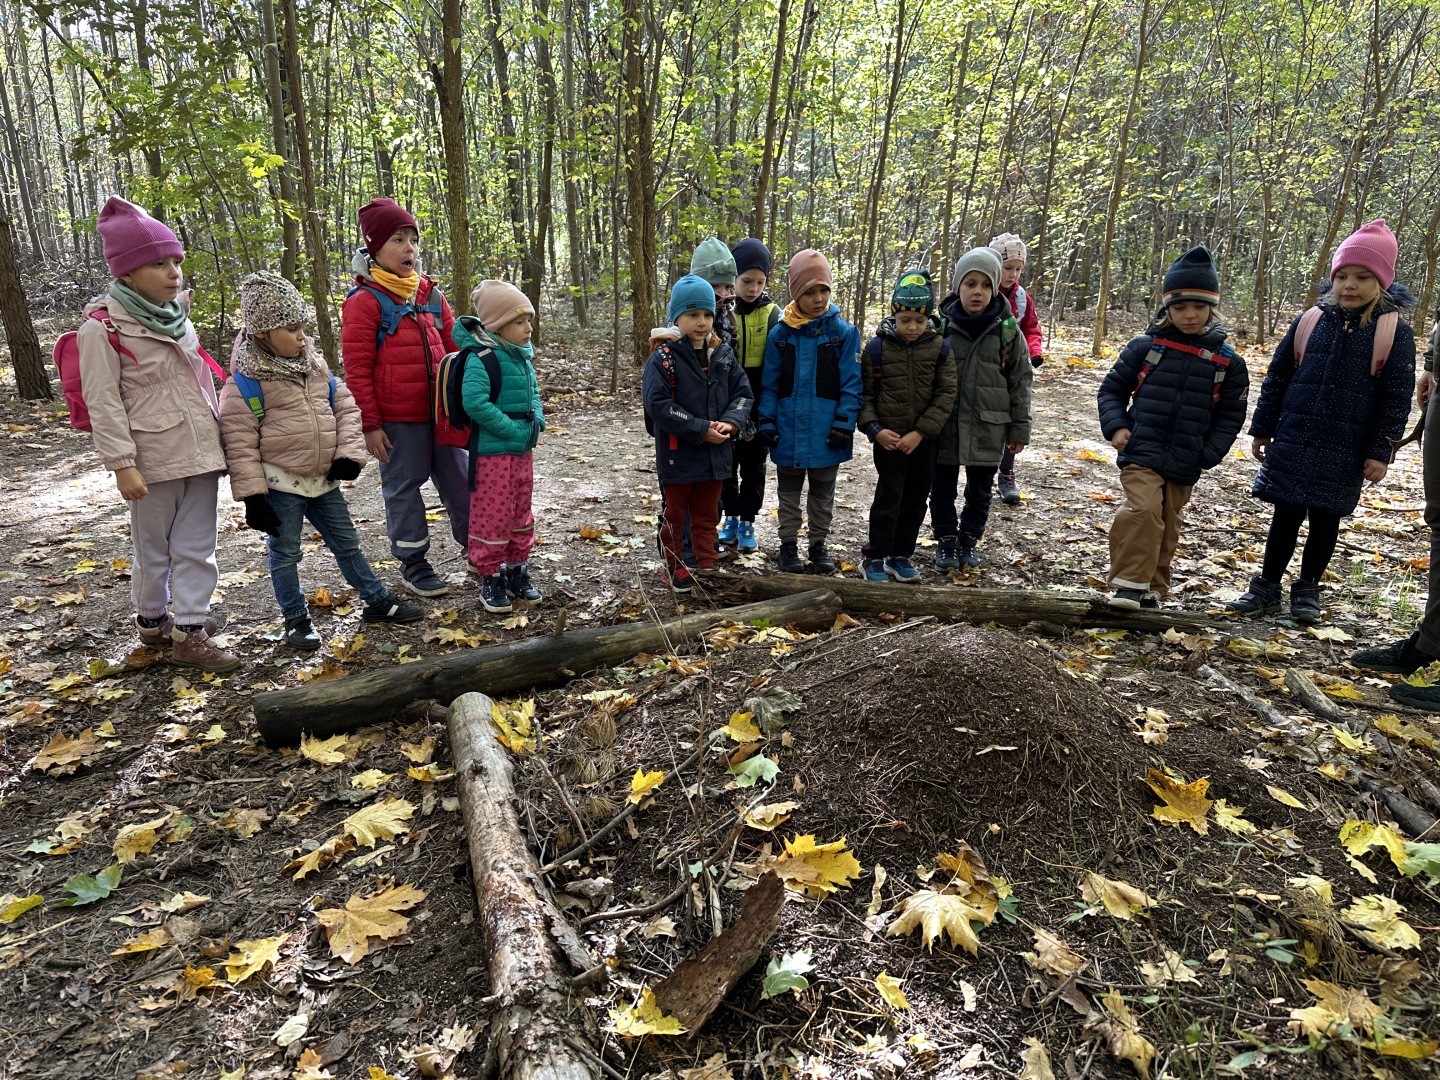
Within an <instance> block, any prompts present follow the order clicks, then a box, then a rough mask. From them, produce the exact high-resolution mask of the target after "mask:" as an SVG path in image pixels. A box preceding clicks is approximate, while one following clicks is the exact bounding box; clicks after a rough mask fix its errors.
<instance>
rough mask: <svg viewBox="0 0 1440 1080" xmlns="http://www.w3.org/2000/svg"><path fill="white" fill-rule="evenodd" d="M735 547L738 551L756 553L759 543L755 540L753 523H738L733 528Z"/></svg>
mask: <svg viewBox="0 0 1440 1080" xmlns="http://www.w3.org/2000/svg"><path fill="white" fill-rule="evenodd" d="M735 536H736V541H735V547H736V548H737V549H738V550H740V551H758V550H759V548H760V544H759V542H758V541H757V540H756V539H755V523H754V522H753V521H740V522H737V523H736V528H735Z"/></svg>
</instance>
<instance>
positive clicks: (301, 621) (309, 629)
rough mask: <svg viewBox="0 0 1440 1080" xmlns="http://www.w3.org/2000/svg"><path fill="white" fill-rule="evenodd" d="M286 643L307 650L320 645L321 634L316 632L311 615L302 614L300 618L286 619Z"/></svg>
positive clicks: (294, 647)
mask: <svg viewBox="0 0 1440 1080" xmlns="http://www.w3.org/2000/svg"><path fill="white" fill-rule="evenodd" d="M285 644H287V645H289V646H290V647H291V648H292V649H305V650H307V651H309V650H313V649H318V648H319V647H320V635H319V634H317V633H316V632H315V626H314V624H313V623H312V622H311V621H310V616H308V615H301V616H300V617H299V618H298V619H286V620H285Z"/></svg>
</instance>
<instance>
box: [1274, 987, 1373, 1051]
mask: <svg viewBox="0 0 1440 1080" xmlns="http://www.w3.org/2000/svg"><path fill="white" fill-rule="evenodd" d="M1305 989H1307V990H1309V991H1310V992H1311V993H1312V994H1314V995H1315V999H1316V1001H1315V1004H1314V1005H1311V1006H1308V1007H1307V1008H1304V1009H1291V1010H1290V1018H1291V1025H1290V1026H1291V1027H1293V1028H1295V1029H1296V1030H1297V1031H1299V1032H1300V1033H1301V1034H1303V1035H1309V1036H1313V1037H1315V1038H1320V1039H1323V1038H1327V1037H1329V1036H1330V1035H1333V1034H1338V1033H1339V1031H1340V1028H1341V1026H1342V1025H1343V1026H1346V1027H1349V1028H1350V1029H1351V1030H1353V1031H1357V1032H1366V1033H1368V1032H1369V1031H1370V1030H1371V1029H1372V1028H1373V1026H1374V1024H1375V1020H1376V1018H1377V1017H1381V1016H1384V1015H1385V1010H1384V1009H1382V1008H1380V1007H1379V1006H1378V1005H1376V1004H1375V1003H1374V1002H1373V1001H1371V1000H1370V997H1369V995H1368V994H1366V993H1365V991H1364V990H1354V989H1350V988H1348V987H1344V986H1340V985H1339V984H1337V983H1332V982H1325V981H1324V980H1323V979H1306V980H1305Z"/></svg>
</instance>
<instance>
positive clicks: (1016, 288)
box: [990, 232, 1045, 506]
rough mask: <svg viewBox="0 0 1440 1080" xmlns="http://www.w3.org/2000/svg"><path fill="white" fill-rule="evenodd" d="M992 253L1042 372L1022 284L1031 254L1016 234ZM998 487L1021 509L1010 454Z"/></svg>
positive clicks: (1002, 238) (1036, 327)
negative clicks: (1022, 275) (995, 257)
mask: <svg viewBox="0 0 1440 1080" xmlns="http://www.w3.org/2000/svg"><path fill="white" fill-rule="evenodd" d="M990 250H991V251H993V252H995V254H996V255H999V256H1000V290H999V291H1000V295H1001V296H1003V297H1005V299H1006V300H1008V301H1009V302H1010V312H1011V314H1012V315H1014V316H1015V323H1016V325H1017V326H1019V327H1020V333H1021V334H1023V335H1024V337H1025V344H1026V346H1028V347H1029V349H1030V366H1031V367H1035V368H1038V367H1039V366H1040V365H1041V364H1043V363H1044V362H1045V357H1044V355H1043V353H1044V341H1043V339H1042V337H1041V334H1040V316H1039V315H1038V314H1037V313H1036V311H1035V299H1034V297H1032V296H1031V295H1030V294H1029V293H1028V292H1026V291H1025V286H1024V285H1021V284H1020V275H1021V274H1022V273H1024V271H1025V263H1026V260H1028V259H1029V257H1030V253H1029V251H1028V250H1027V249H1026V247H1025V241H1024V240H1021V239H1020V237H1018V236H1016V235H1015V234H1014V233H1008V232H1007V233H1001V234H1000V235H999V236H997V237H995V239H993V240H991V241H990ZM995 483H996V486H997V488H998V489H999V492H1000V499H1001V501H1002V502H1004V503H1005V505H1006V506H1019V505H1020V488H1019V487H1018V486H1017V485H1016V483H1015V455H1014V454H1012V453H1010V451H1009V450H1006V451H1005V456H1004V457H1002V458H1001V459H1000V468H999V470H998V471H997V472H996V473H995Z"/></svg>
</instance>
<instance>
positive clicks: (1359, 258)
mask: <svg viewBox="0 0 1440 1080" xmlns="http://www.w3.org/2000/svg"><path fill="white" fill-rule="evenodd" d="M1398 256H1399V246H1398V245H1397V244H1396V242H1395V234H1394V233H1393V232H1391V231H1390V226H1388V225H1386V224H1385V219H1384V218H1376V219H1375V220H1374V221H1370V222H1367V223H1366V224H1364V225H1361V226H1360V228H1358V229H1356V230H1355V231H1354V232H1353V233H1351V234H1350V235H1349V236H1347V237H1346V238H1345V239H1344V241H1342V242H1341V244H1340V246H1339V247H1338V248H1336V249H1335V257H1334V258H1333V259H1331V260H1330V276H1331V277H1332V278H1333V277H1334V276H1335V272H1336V271H1337V270H1339V269H1340V268H1341V267H1342V266H1363V267H1364V268H1365V269H1366V270H1369V271H1370V272H1371V273H1372V274H1374V275H1375V277H1376V278H1377V279H1378V280H1379V282H1380V288H1382V289H1388V288H1390V286H1391V285H1392V284H1393V283H1394V281H1395V260H1396V258H1397V257H1398Z"/></svg>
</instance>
